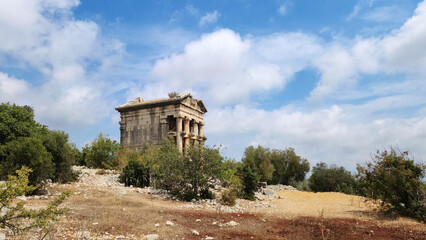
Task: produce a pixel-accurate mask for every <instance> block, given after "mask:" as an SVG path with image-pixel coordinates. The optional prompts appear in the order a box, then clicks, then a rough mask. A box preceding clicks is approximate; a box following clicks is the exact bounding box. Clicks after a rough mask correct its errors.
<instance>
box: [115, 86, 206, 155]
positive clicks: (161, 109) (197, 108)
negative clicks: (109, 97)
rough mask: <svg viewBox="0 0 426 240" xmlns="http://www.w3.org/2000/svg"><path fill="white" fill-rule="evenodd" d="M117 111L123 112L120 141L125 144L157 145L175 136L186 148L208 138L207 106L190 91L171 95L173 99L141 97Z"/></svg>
mask: <svg viewBox="0 0 426 240" xmlns="http://www.w3.org/2000/svg"><path fill="white" fill-rule="evenodd" d="M115 110H117V111H119V112H120V116H121V121H120V143H121V145H122V146H125V147H130V148H138V147H140V146H142V145H143V144H148V145H155V144H159V143H160V142H161V140H162V139H163V138H166V137H172V138H173V139H174V140H175V142H176V145H177V146H178V148H179V149H180V150H182V149H184V148H185V147H186V146H188V144H194V143H195V142H200V143H202V142H203V141H205V140H206V137H205V136H204V134H203V126H204V121H203V114H204V113H206V112H207V109H206V107H205V106H204V104H203V102H202V101H201V100H200V99H196V98H193V97H192V95H191V94H190V93H183V94H169V98H161V99H155V100H149V101H144V100H143V99H142V98H141V97H139V98H136V99H135V100H133V101H130V102H128V103H126V104H124V105H121V106H118V107H116V108H115Z"/></svg>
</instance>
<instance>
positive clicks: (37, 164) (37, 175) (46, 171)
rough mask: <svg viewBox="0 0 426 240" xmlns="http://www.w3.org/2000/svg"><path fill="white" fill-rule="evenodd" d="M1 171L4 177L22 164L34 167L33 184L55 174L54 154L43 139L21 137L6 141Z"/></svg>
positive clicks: (2, 148) (0, 152)
mask: <svg viewBox="0 0 426 240" xmlns="http://www.w3.org/2000/svg"><path fill="white" fill-rule="evenodd" d="M0 158H1V159H2V161H1V162H0V171H1V175H0V176H3V178H5V177H6V176H7V175H13V174H14V173H15V172H16V170H18V169H20V168H21V167H22V166H26V167H29V168H31V169H33V171H32V173H31V174H30V176H29V180H30V183H31V184H38V183H40V182H41V181H43V180H45V179H48V178H52V177H53V176H54V171H55V168H54V165H53V163H52V155H51V154H50V153H49V152H48V151H47V150H46V148H45V147H44V146H43V143H42V141H41V140H39V139H36V138H29V137H21V138H18V139H17V140H13V141H11V142H8V143H6V145H4V146H1V149H0Z"/></svg>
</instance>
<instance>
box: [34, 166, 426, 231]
mask: <svg viewBox="0 0 426 240" xmlns="http://www.w3.org/2000/svg"><path fill="white" fill-rule="evenodd" d="M91 174H92V175H96V174H95V173H94V172H93V173H91ZM103 177H107V176H106V175H97V180H99V179H103ZM95 180H96V179H93V181H92V180H90V181H89V180H87V185H84V184H83V185H82V183H81V182H80V183H73V184H66V185H58V186H56V187H54V188H53V189H51V191H52V192H53V193H56V192H60V191H64V190H70V191H72V192H74V195H73V196H72V197H70V199H69V200H68V201H67V202H66V204H65V205H66V206H67V207H69V208H70V209H71V214H70V215H69V216H67V217H65V218H63V219H62V220H61V221H60V222H58V223H57V224H56V225H55V226H54V227H53V229H52V230H51V233H50V234H49V239H83V238H84V236H86V237H88V236H90V238H91V239H108V238H107V237H110V238H109V239H115V237H116V236H120V235H122V236H124V237H126V238H127V239H143V236H144V235H146V234H151V233H156V234H158V235H160V237H161V238H168V239H182V238H185V239H202V238H205V237H207V236H211V237H214V238H215V239H410V238H411V239H426V231H425V225H424V224H420V223H417V222H415V221H413V220H409V219H404V218H401V219H399V220H396V221H395V220H382V219H380V218H379V217H378V216H377V215H376V214H375V213H374V212H373V211H372V209H373V208H374V204H373V203H372V202H369V201H366V199H364V198H362V197H358V196H352V195H346V194H341V193H309V192H299V191H279V192H277V194H278V195H279V196H280V197H281V199H277V198H275V199H272V200H269V201H270V202H271V203H272V206H271V207H263V208H259V207H256V206H251V205H253V204H252V203H253V202H249V201H246V200H239V204H240V205H243V206H246V211H245V212H243V213H227V212H225V211H223V209H222V208H216V209H210V210H206V209H202V210H200V209H197V210H196V209H193V208H189V209H188V208H186V206H187V205H188V204H189V203H183V202H176V201H172V200H163V199H159V198H154V197H152V196H151V195H148V194H141V193H138V192H136V189H135V188H125V189H124V190H125V191H123V188H116V186H110V187H108V186H99V185H96V184H95V183H98V184H99V182H98V181H97V180H96V181H95ZM79 184H80V185H79ZM46 203H47V200H31V201H29V204H30V205H31V206H34V207H36V206H41V205H45V204H46ZM231 220H232V221H235V222H237V223H239V224H238V226H236V227H225V226H222V227H221V226H220V225H221V224H224V223H226V222H229V221H231ZM166 221H172V222H173V223H174V224H175V225H174V226H172V227H170V226H166V225H165V223H166ZM157 223H158V224H160V226H159V227H155V224H157ZM193 229H195V230H197V231H198V232H199V233H200V235H199V236H195V235H193V234H192V233H191V230H193ZM33 239H39V238H33Z"/></svg>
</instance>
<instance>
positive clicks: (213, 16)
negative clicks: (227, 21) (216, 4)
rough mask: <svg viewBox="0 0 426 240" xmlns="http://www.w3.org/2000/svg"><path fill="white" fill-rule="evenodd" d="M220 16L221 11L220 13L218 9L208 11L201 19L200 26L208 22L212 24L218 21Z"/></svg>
mask: <svg viewBox="0 0 426 240" xmlns="http://www.w3.org/2000/svg"><path fill="white" fill-rule="evenodd" d="M219 17H220V13H218V12H217V11H216V10H215V11H213V12H211V13H207V14H206V15H204V16H202V17H201V19H200V22H199V24H200V26H204V25H206V24H212V23H215V22H217V19H218V18H219Z"/></svg>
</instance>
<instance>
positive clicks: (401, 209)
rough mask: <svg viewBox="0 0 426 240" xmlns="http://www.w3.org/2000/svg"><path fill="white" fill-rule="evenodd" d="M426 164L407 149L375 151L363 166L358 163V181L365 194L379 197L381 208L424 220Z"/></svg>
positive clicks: (425, 214)
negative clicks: (411, 157)
mask: <svg viewBox="0 0 426 240" xmlns="http://www.w3.org/2000/svg"><path fill="white" fill-rule="evenodd" d="M425 170H426V166H425V165H424V164H416V163H415V162H414V160H412V159H410V158H409V156H408V152H402V153H401V152H397V151H396V150H395V149H393V148H391V149H390V150H389V151H387V150H385V151H383V152H379V151H378V152H377V154H376V155H375V156H374V159H373V161H372V162H369V163H367V165H366V166H365V167H362V166H360V165H358V175H357V177H358V181H359V182H360V184H361V187H362V188H363V191H364V194H365V195H366V196H368V197H371V198H373V199H375V200H381V208H380V209H381V210H382V211H384V212H387V213H391V212H397V213H398V214H400V215H403V216H408V217H412V218H415V219H417V220H419V221H423V222H425V221H426V199H425V192H424V189H425V186H424V184H423V183H422V182H421V180H422V179H423V178H424V177H425Z"/></svg>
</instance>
